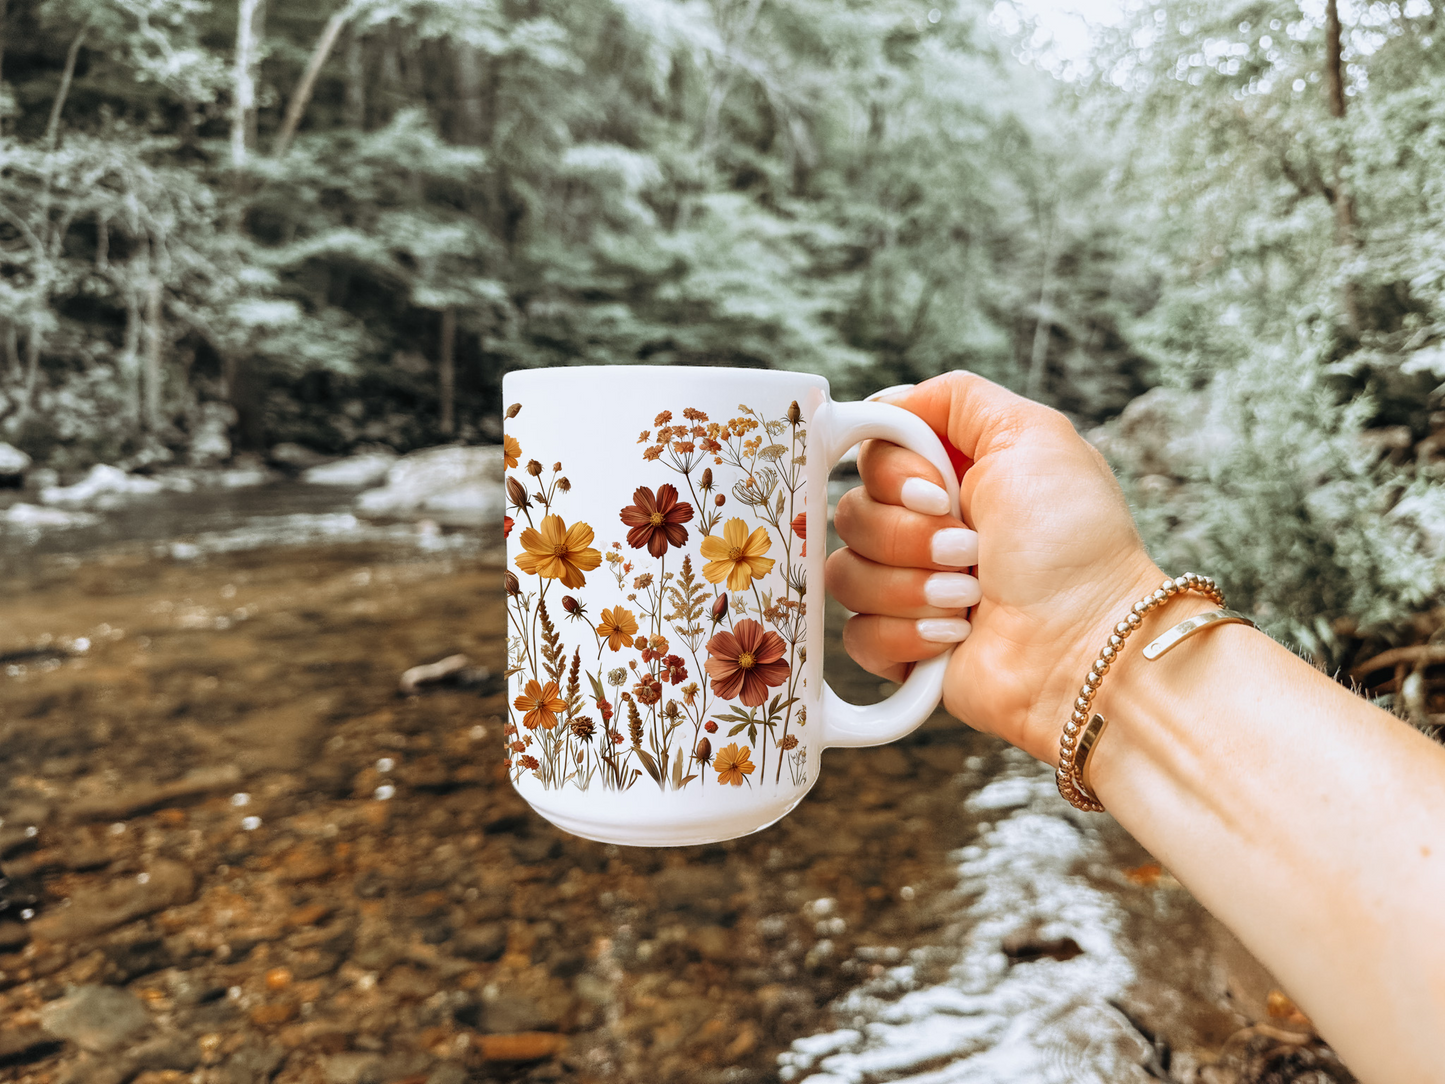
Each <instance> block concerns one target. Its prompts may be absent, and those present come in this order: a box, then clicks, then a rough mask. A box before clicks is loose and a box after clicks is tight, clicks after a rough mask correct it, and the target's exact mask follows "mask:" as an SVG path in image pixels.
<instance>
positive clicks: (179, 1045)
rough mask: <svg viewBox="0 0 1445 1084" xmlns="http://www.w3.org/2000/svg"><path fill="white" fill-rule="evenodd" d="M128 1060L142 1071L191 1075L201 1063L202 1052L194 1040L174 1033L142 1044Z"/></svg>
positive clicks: (131, 1053) (128, 1056)
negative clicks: (167, 1071)
mask: <svg viewBox="0 0 1445 1084" xmlns="http://www.w3.org/2000/svg"><path fill="white" fill-rule="evenodd" d="M126 1060H127V1061H128V1062H129V1063H130V1064H131V1065H132V1066H134V1067H135V1068H137V1069H140V1070H142V1071H145V1070H153V1071H157V1072H163V1071H165V1070H167V1069H169V1070H171V1071H173V1072H180V1073H189V1072H190V1071H191V1070H192V1069H194V1068H195V1067H196V1066H197V1065H199V1064H200V1063H201V1051H200V1047H198V1046H197V1045H196V1043H195V1042H194V1041H193V1040H191V1039H189V1038H187V1037H186V1036H185V1035H181V1034H178V1033H176V1032H174V1031H172V1032H169V1033H167V1034H164V1035H157V1036H156V1037H155V1038H154V1039H150V1040H148V1041H147V1042H144V1043H141V1044H140V1045H139V1046H137V1047H135V1048H134V1049H133V1050H131V1051H130V1052H129V1053H128V1054H127V1055H126Z"/></svg>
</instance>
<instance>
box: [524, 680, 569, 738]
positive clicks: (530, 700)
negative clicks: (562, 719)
mask: <svg viewBox="0 0 1445 1084" xmlns="http://www.w3.org/2000/svg"><path fill="white" fill-rule="evenodd" d="M560 694H561V690H560V689H558V688H557V683H556V682H555V681H549V682H547V684H546V685H539V684H538V683H537V682H536V681H529V682H527V688H526V690H525V691H524V692H523V694H522V695H521V696H519V697H517V699H516V700H514V701H512V707H514V708H516V709H517V710H518V711H524V712H526V714H525V715H524V716H522V725H523V726H525V727H526V728H527V729H528V730H536V729H537V727H539V726H540V727H541V728H542V729H543V730H551V729H552V728H553V727H554V726H556V725H557V716H558V715H559V714H560V713H562V712H564V711H566V710H567V702H566V701H565V700H563V699H562V697H561V695H560Z"/></svg>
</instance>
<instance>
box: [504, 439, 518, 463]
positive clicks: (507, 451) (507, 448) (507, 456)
mask: <svg viewBox="0 0 1445 1084" xmlns="http://www.w3.org/2000/svg"><path fill="white" fill-rule="evenodd" d="M521 457H522V445H521V444H519V443H518V442H517V438H516V437H514V436H510V435H509V436H504V437H503V438H502V461H503V462H504V463H506V464H507V466H509V467H515V466H516V465H517V463H518V462H519V461H520V459H521Z"/></svg>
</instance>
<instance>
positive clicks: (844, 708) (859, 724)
mask: <svg viewBox="0 0 1445 1084" xmlns="http://www.w3.org/2000/svg"><path fill="white" fill-rule="evenodd" d="M818 415H821V417H819V416H818ZM812 429H813V432H814V433H815V434H816V433H822V434H823V462H824V463H826V464H827V468H826V471H831V470H832V469H833V467H834V466H835V465H836V464H837V462H838V460H839V458H840V457H841V456H842V455H843V453H844V452H846V451H847V450H848V449H849V448H851V447H853V445H855V444H858V443H860V442H862V441H865V440H888V441H892V442H893V443H894V444H898V445H901V446H902V447H904V448H907V449H908V450H909V451H912V452H917V453H918V454H919V455H921V456H923V458H924V459H926V460H928V461H929V462H930V463H932V464H933V466H934V468H935V469H936V470H937V471H938V472H939V474H940V475H941V476H942V477H943V488H944V491H945V492H947V493H948V504H949V509H950V510H951V511H952V512H953V514H954V516H955V517H957V518H959V519H962V516H961V515H960V514H959V503H958V475H957V474H955V473H954V470H953V464H952V463H951V462H950V461H949V458H948V453H947V452H946V451H945V450H944V447H943V442H942V441H941V440H939V439H938V435H937V434H936V433H934V431H933V430H932V429H930V428H929V427H928V423H926V422H925V421H924V420H923V419H922V418H920V417H918V415H916V414H912V413H910V412H908V411H906V410H904V409H903V408H902V407H896V406H891V405H889V404H888V403H875V402H871V401H865V402H859V403H835V402H833V401H831V400H827V401H825V402H824V403H822V404H821V405H820V406H819V408H818V411H817V414H816V415H815V416H814V418H813V425H812ZM826 471H825V473H824V477H825V478H826V477H827V474H826ZM825 485H826V482H825ZM823 507H824V508H825V509H826V508H827V503H826V500H825V501H824V504H823ZM825 514H826V513H825ZM824 537H826V535H824ZM952 656H953V648H951V647H950V648H949V649H948V650H946V651H944V652H943V654H941V655H939V656H937V657H936V658H932V659H927V660H925V661H924V662H920V663H917V664H915V665H914V667H913V671H912V673H910V674H909V675H908V677H907V679H906V680H905V681H904V682H903V685H902V686H901V687H900V688H899V690H898V691H897V692H896V693H894V694H893V695H892V696H890V697H888V698H887V699H885V700H883V701H881V702H879V703H877V704H850V703H848V701H846V700H844V699H842V698H841V697H840V696H838V694H837V693H835V692H834V691H833V690H832V689H831V688H829V687H828V683H827V682H824V683H823V705H822V706H823V727H822V732H823V733H822V745H823V747H824V748H827V747H829V746H835V747H838V746H849V747H858V746H866V745H884V744H886V743H888V742H891V741H896V740H897V739H899V738H901V737H903V736H904V735H905V734H908V733H910V732H911V731H913V730H916V729H917V728H918V727H919V726H921V725H922V724H923V722H924V720H926V719H927V718H928V717H929V716H930V715H932V714H933V711H934V709H935V708H937V707H938V705H939V703H940V702H941V701H942V700H943V675H944V671H945V670H947V669H948V663H949V660H950V659H951V658H952ZM821 670H822V667H821V666H820V667H819V671H820V672H821Z"/></svg>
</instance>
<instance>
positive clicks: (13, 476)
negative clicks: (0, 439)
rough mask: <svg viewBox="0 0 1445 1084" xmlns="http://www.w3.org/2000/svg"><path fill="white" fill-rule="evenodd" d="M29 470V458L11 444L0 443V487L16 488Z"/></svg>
mask: <svg viewBox="0 0 1445 1084" xmlns="http://www.w3.org/2000/svg"><path fill="white" fill-rule="evenodd" d="M29 469H30V457H29V456H28V455H26V454H25V453H24V452H22V451H21V450H20V449H19V448H17V447H15V446H14V445H13V444H4V443H0V485H3V486H18V485H19V484H20V483H21V481H23V480H24V478H25V472H26V471H27V470H29Z"/></svg>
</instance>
